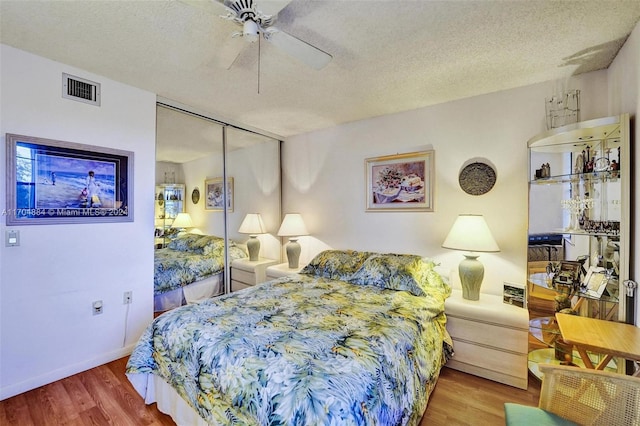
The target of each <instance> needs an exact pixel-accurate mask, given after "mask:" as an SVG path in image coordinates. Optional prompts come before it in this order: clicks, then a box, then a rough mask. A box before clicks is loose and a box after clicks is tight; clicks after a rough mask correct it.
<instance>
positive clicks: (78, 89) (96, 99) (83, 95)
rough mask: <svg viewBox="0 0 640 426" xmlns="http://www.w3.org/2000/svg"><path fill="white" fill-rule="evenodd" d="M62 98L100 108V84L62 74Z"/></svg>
mask: <svg viewBox="0 0 640 426" xmlns="http://www.w3.org/2000/svg"><path fill="white" fill-rule="evenodd" d="M62 97H63V98H66V99H72V100H74V101H79V102H84V103H87V104H91V105H96V106H100V83H96V82H93V81H90V80H86V79H84V78H80V77H75V76H73V75H70V74H66V73H62Z"/></svg>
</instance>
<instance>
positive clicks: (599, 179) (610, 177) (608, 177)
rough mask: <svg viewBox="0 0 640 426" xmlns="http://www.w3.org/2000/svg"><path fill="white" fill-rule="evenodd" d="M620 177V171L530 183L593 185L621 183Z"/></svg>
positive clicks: (555, 177)
mask: <svg viewBox="0 0 640 426" xmlns="http://www.w3.org/2000/svg"><path fill="white" fill-rule="evenodd" d="M619 176H620V172H619V170H603V171H599V172H588V173H578V174H566V175H557V176H549V177H541V178H536V179H534V180H531V181H529V183H530V184H532V185H555V184H563V183H579V182H580V181H588V182H591V183H605V182H609V183H616V182H619Z"/></svg>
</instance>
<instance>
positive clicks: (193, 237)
mask: <svg viewBox="0 0 640 426" xmlns="http://www.w3.org/2000/svg"><path fill="white" fill-rule="evenodd" d="M168 247H169V248H170V249H173V250H177V251H188V252H192V253H197V254H204V255H210V254H213V253H214V252H216V251H220V249H221V248H223V247H224V239H223V238H220V237H216V236H213V235H200V234H184V235H180V236H178V237H177V238H176V239H174V240H173V241H171V242H170V243H169V245H168Z"/></svg>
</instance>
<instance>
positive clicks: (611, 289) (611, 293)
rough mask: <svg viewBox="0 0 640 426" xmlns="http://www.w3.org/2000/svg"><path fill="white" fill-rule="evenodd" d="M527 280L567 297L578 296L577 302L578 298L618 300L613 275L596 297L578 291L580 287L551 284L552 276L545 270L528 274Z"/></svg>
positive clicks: (616, 301) (617, 287) (608, 301)
mask: <svg viewBox="0 0 640 426" xmlns="http://www.w3.org/2000/svg"><path fill="white" fill-rule="evenodd" d="M529 282H530V283H531V284H533V285H536V286H538V287H542V288H544V289H547V290H552V291H555V292H557V293H558V294H565V295H567V296H569V297H577V298H578V300H577V302H579V301H580V299H590V300H597V301H601V302H607V303H618V302H619V297H618V296H619V284H618V279H617V278H615V277H612V278H610V279H609V282H608V283H607V286H606V288H605V290H604V293H603V294H602V296H600V297H596V296H594V295H591V294H589V293H585V292H582V291H580V290H581V288H577V289H574V288H573V287H571V286H555V285H554V284H553V279H552V277H551V276H550V275H549V274H547V273H546V272H536V273H534V274H530V275H529Z"/></svg>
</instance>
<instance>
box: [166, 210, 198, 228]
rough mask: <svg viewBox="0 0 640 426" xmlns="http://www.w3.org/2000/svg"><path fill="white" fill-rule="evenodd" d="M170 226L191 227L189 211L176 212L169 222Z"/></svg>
mask: <svg viewBox="0 0 640 426" xmlns="http://www.w3.org/2000/svg"><path fill="white" fill-rule="evenodd" d="M171 227H172V228H193V221H191V215H190V214H189V213H178V215H177V216H176V218H175V219H174V220H173V223H172V224H171Z"/></svg>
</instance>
